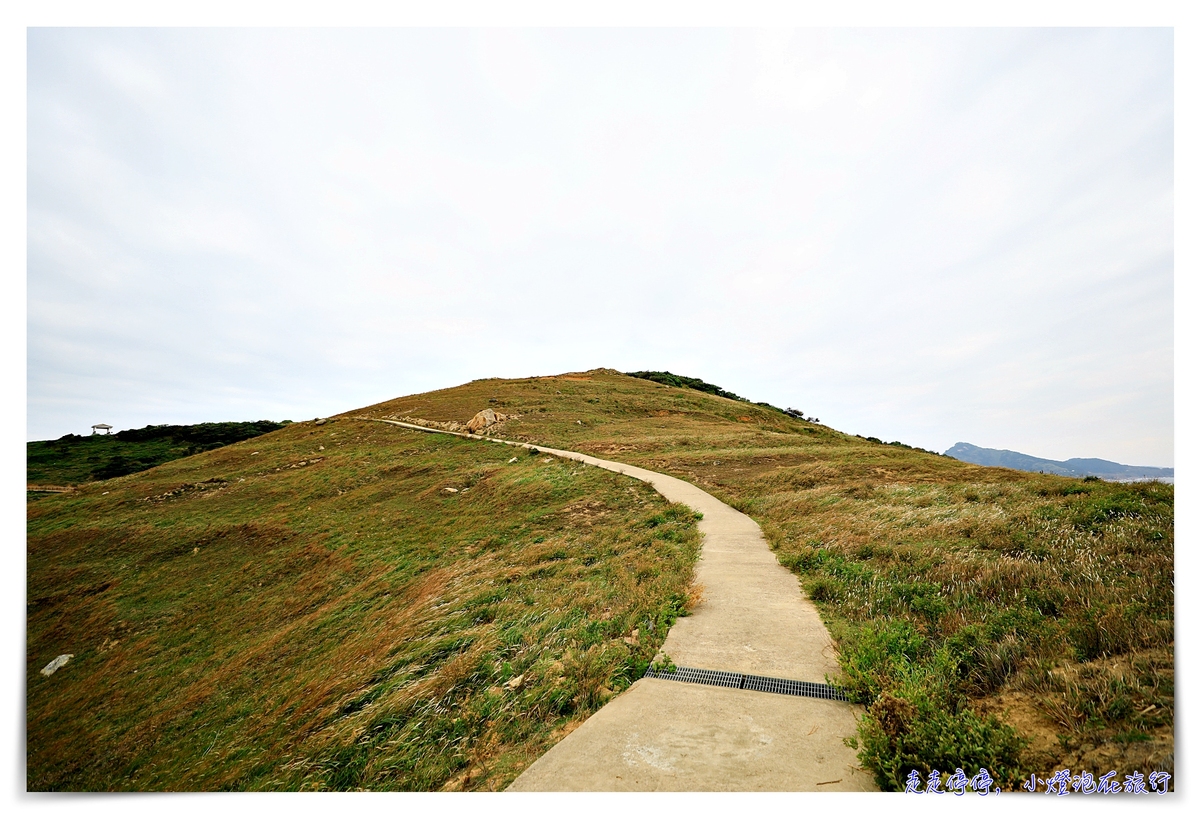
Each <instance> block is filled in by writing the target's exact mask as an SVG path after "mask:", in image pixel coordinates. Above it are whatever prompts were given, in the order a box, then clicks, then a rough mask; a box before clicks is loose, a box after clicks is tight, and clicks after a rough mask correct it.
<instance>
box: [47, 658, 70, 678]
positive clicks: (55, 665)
mask: <svg viewBox="0 0 1200 818" xmlns="http://www.w3.org/2000/svg"><path fill="white" fill-rule="evenodd" d="M74 656H75V654H74V653H64V654H62V655H61V656H56V657H55V658H54V661H52V662H51V663H50V664H48V665H46V666H45V667H44V668H42V675H43V676H49V675H51V674H52V673H54V671H56V670H58V669H59V668H60V667H62V666H63V665H65V664H66V663H67V662H69V661H71V658H72V657H74Z"/></svg>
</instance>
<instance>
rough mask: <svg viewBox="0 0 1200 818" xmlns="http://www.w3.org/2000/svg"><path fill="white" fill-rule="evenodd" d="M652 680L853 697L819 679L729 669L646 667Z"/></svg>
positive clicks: (844, 699) (845, 699) (816, 696)
mask: <svg viewBox="0 0 1200 818" xmlns="http://www.w3.org/2000/svg"><path fill="white" fill-rule="evenodd" d="M646 678H648V679H670V680H671V681H674V682H690V683H691V684H698V685H715V686H717V687H734V688H737V689H738V690H757V691H760V692H762V693H780V694H782V695H784V696H807V697H809V698H812V699H832V700H833V701H837V702H848V701H850V699H849V697H847V696H846V694H845V692H843V691H842V689H841V688H838V687H834V686H833V685H827V684H820V683H818V682H797V681H795V680H793V679H775V678H773V677H771V676H754V675H752V674H749V673H730V672H729V671H727V670H701V669H700V668H695V667H677V668H675V670H674V671H672V672H670V673H668V672H666V671H662V670H654V669H652V668H647V669H646Z"/></svg>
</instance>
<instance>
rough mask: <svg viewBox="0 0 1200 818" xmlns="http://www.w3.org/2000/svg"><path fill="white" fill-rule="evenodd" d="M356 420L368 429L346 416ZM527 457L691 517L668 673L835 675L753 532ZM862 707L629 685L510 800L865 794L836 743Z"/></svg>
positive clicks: (677, 485) (822, 639) (711, 505)
mask: <svg viewBox="0 0 1200 818" xmlns="http://www.w3.org/2000/svg"><path fill="white" fill-rule="evenodd" d="M360 419H362V420H379V419H376V418H360ZM379 422H383V423H390V424H393V425H396V426H401V427H404V428H407V429H414V430H416V431H422V432H434V433H437V434H454V435H457V436H459V437H467V438H472V439H476V440H486V441H489V442H492V443H503V444H505V445H509V446H520V447H523V448H526V449H533V448H536V449H537V450H538V451H539V452H545V453H546V454H548V455H553V456H555V457H561V458H566V459H569V460H576V461H579V462H581V463H587V464H589V465H592V466H597V467H599V468H602V469H608V470H609V471H613V472H617V473H618V474H624V475H627V476H629V477H633V478H635V479H637V480H642V481H644V482H646V483H649V484H650V485H651V486H653V487H654V489H655V490H656V491H658V493H659V494H661V495H662V496H663V497H665V498H667V499H668V500H670V501H671V502H675V503H683V504H685V505H688V506H690V507H691V508H693V509H695V510H696V511H699V512H700V513H701V514H703V515H704V516H703V519H701V520H700V523H699V528H700V533H701V534H702V535H703V545H702V548H701V552H700V559H699V561H698V562H697V564H696V581H697V582H698V583H699V584H700V585H702V586H703V587H704V596H703V599H702V600H701V602H700V603H699V604H698V605H697V606H696V608H695V610H694V612H693V613H692V615H691V616H687V617H684V618H681V619H679V620H677V621H676V623H675V625H674V626H673V627H672V628H671V630H670V632H669V633H668V634H667V638H666V641H665V642H664V644H663V647H662V651H663V653H665V654H666V655H668V656H670V657H671V660H672V661H674V662H675V664H677V665H684V666H689V667H696V668H705V669H709V670H726V671H733V672H738V673H749V674H756V675H760V676H774V677H780V678H784V679H794V680H799V681H808V682H824V681H825V679H826V677H827V676H828V677H830V678H836V677H837V676H838V675H839V674H840V669H839V667H838V663H837V658H836V655H835V652H834V647H833V643H832V641H831V639H830V637H829V632H828V631H827V630H826V628H825V625H824V623H823V622H821V619H820V616H819V615H818V614H817V610H816V608H815V607H814V606H813V604H812V602H811V601H810V600H809V599H808V597H807V596H805V594H804V592H803V591H802V590H801V588H800V583H799V581H798V580H797V579H796V576H795V575H794V574H792V573H791V572H790V571H788V570H787V569H785V568H784V567H783V566H781V565H780V564H779V561H778V560H776V559H775V555H774V554H773V553H772V552H771V549H770V547H769V546H768V545H767V541H766V539H765V538H764V537H763V534H762V531H761V530H760V529H759V527H758V524H757V523H755V522H754V521H753V520H752V519H750V518H749V517H747V516H746V515H745V514H742V513H741V512H739V511H737V510H735V509H733V508H730V507H729V506H728V505H726V504H725V503H722V502H721V501H720V500H718V499H716V498H715V497H713V496H712V495H710V494H708V493H707V492H705V491H702V490H701V489H699V488H697V487H696V486H693V485H692V484H691V483H688V482H686V481H684V480H680V479H678V478H675V477H671V476H669V475H665V474H659V473H658V472H653V471H649V470H647V469H642V468H638V467H636V466H630V465H627V464H624V463H616V462H613V461H611V460H601V459H600V458H597V457H592V456H591V455H586V454H581V453H579V452H569V451H564V450H561V449H551V448H547V447H545V446H537V445H534V444H528V443H516V442H513V441H508V440H499V439H496V438H489V437H484V436H481V435H471V434H464V433H461V432H445V431H442V430H440V429H430V428H427V427H423V426H417V425H415V424H411V423H403V422H401V421H395V420H380V421H379ZM861 712H862V709H861V708H860V707H858V706H856V705H851V704H846V703H843V702H835V701H824V700H820V699H809V698H799V697H793V696H781V695H776V694H771V693H760V692H754V691H748V690H735V689H729V688H720V687H709V686H703V685H692V684H686V683H682V682H675V681H668V680H663V679H639V680H638V681H636V682H634V683H633V685H631V686H630V687H629V689H628V690H626V691H625V692H624V693H622V694H621V695H620V696H617V697H616V698H614V699H613V700H612V701H610V702H609V703H608V704H606V705H605V706H604V707H603V708H601V709H600V710H599V711H597V712H596V713H595V714H593V715H592V717H591V718H590V719H588V720H587V721H586V722H584V723H583V724H582V725H580V726H579V727H578V728H576V729H575V730H574V731H573V732H571V733H570V734H569V735H567V736H566V738H564V739H563V740H562V741H560V742H559V743H558V744H556V745H555V746H554V747H552V748H551V749H550V751H549V752H547V753H546V754H545V755H543V756H542V757H541V758H539V759H538V760H537V761H535V762H534V763H533V764H532V765H530V767H529V768H528V769H527V770H525V772H524V773H522V774H521V775H520V776H519V777H518V778H517V780H516V781H514V782H513V784H512V785H511V786H510V787H509V789H510V790H516V791H615V790H635V791H677V792H682V791H766V790H775V791H791V792H800V791H819V792H829V791H838V790H840V791H859V792H861V791H874V790H875V789H876V787H875V784H874V781H873V779H872V777H871V776H870V774H868V773H866V772H865V771H863V770H862V769H860V768H859V767H858V766H857V759H856V757H855V753H854V751H853V750H851V749H850V748H848V747H847V746H846V745H845V743H844V741H843V739H844V738H845V737H847V736H852V735H854V733H855V730H856V720H857V717H858V715H859V714H861Z"/></svg>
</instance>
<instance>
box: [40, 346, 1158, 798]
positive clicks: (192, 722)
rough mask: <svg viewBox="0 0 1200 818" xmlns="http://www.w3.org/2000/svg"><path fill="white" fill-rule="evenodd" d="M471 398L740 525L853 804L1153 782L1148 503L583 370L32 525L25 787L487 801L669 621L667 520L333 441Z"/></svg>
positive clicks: (661, 508) (470, 408)
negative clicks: (1095, 778) (381, 792)
mask: <svg viewBox="0 0 1200 818" xmlns="http://www.w3.org/2000/svg"><path fill="white" fill-rule="evenodd" d="M484 407H491V408H493V409H496V410H497V411H500V412H503V413H505V414H507V415H514V416H515V417H513V418H512V419H510V420H507V421H505V422H504V423H502V424H500V425H499V426H498V427H495V428H493V429H491V430H489V434H491V435H493V436H498V437H506V438H511V439H516V440H524V441H529V442H535V443H543V444H545V445H548V446H554V447H558V448H563V449H571V450H576V451H583V452H587V453H590V454H594V455H597V456H600V457H604V458H607V459H610V460H618V461H622V462H628V463H631V464H634V465H638V466H642V467H645V468H649V469H653V470H656V471H661V472H665V473H667V474H671V475H674V476H676V477H680V478H682V479H685V480H689V481H691V482H694V483H695V484H696V485H698V486H700V487H702V488H704V489H705V490H706V491H708V492H710V493H711V494H713V495H714V496H716V497H718V498H720V499H721V500H723V501H725V502H727V503H729V504H730V505H732V506H734V507H735V508H737V509H739V510H741V511H743V512H745V513H747V514H749V515H750V516H752V517H753V518H754V519H755V520H756V521H757V522H758V523H759V524H760V525H761V526H762V528H763V531H764V533H765V534H766V536H767V538H768V540H769V541H770V542H771V545H772V547H773V548H774V549H775V551H776V554H777V556H778V557H779V559H780V561H781V562H782V563H783V564H784V565H785V566H787V567H789V568H790V569H792V570H794V571H796V572H797V573H798V574H799V575H800V577H801V580H802V582H803V584H804V586H805V588H806V590H807V591H808V593H809V595H810V596H811V597H812V598H813V599H814V600H815V601H817V603H818V605H819V607H820V608H821V610H822V613H823V616H824V617H825V619H826V622H827V623H828V625H829V627H830V630H831V631H832V632H833V634H834V637H835V639H838V640H839V647H840V651H841V661H842V667H843V670H844V672H845V674H846V678H847V679H848V681H849V683H850V685H851V688H852V690H853V691H854V692H855V694H856V696H857V697H858V698H859V700H860V701H863V702H864V703H866V704H867V705H868V706H869V707H868V712H867V716H866V718H865V719H864V722H863V723H862V725H861V728H860V736H859V746H860V750H861V758H862V761H863V764H864V766H865V767H866V768H868V769H870V770H871V771H872V772H873V773H874V774H875V776H876V779H877V780H878V782H879V783H880V785H881V786H883V787H885V788H897V787H901V786H902V783H903V779H904V776H905V775H906V774H907V771H908V770H909V769H912V768H914V767H915V768H917V769H919V770H922V771H924V772H928V770H929V769H930V768H937V769H939V770H947V769H949V770H953V769H954V768H955V767H958V766H961V767H963V768H965V769H972V768H974V767H978V766H986V767H988V769H989V770H990V771H991V772H992V774H993V775H994V776H995V777H996V778H998V779H1000V780H1002V781H1004V782H1005V783H1006V784H1007V785H1008V786H1009V787H1011V786H1013V784H1014V783H1015V781H1017V780H1018V779H1019V778H1021V777H1027V776H1028V775H1029V774H1030V773H1034V774H1037V775H1039V776H1043V777H1045V776H1047V775H1049V774H1052V773H1053V772H1054V771H1055V770H1057V769H1061V768H1064V767H1069V768H1070V769H1072V770H1074V771H1078V770H1090V771H1092V772H1093V773H1095V774H1097V775H1099V774H1102V773H1104V772H1107V771H1108V770H1109V769H1117V770H1118V771H1120V772H1121V774H1122V775H1124V773H1125V772H1132V771H1133V770H1134V769H1138V770H1140V771H1142V772H1146V771H1148V770H1151V769H1155V770H1165V771H1171V770H1173V753H1174V743H1173V722H1174V719H1173V714H1174V687H1173V679H1174V677H1173V667H1174V663H1173V646H1174V641H1173V640H1174V635H1173V608H1174V595H1173V557H1172V555H1173V543H1174V512H1173V498H1174V494H1173V489H1172V487H1171V486H1167V485H1161V484H1134V485H1115V484H1109V483H1102V482H1088V483H1085V482H1083V481H1080V480H1075V479H1070V478H1062V477H1054V476H1048V475H1037V474H1028V473H1022V472H1016V471H1009V470H1004V469H990V468H983V467H979V466H974V465H970V464H966V463H962V462H960V461H957V460H954V459H951V458H948V457H944V456H941V455H935V454H931V453H926V452H921V451H916V450H913V449H910V448H907V447H903V446H900V445H892V444H880V443H876V442H873V441H871V440H866V439H862V438H857V437H853V436H849V435H845V434H842V433H840V432H837V431H835V430H832V429H829V428H827V427H824V426H820V425H818V424H816V423H812V422H808V421H803V420H799V419H797V418H794V417H789V416H787V415H784V414H783V413H781V412H778V411H775V410H773V409H771V408H768V407H764V406H759V405H755V404H751V403H747V402H744V401H739V400H733V399H730V398H726V397H721V396H720V395H715V394H706V393H702V392H698V391H696V390H694V389H688V388H680V387H672V386H666V385H662V384H658V383H654V382H651V381H647V380H643V379H637V378H631V377H627V376H624V375H621V374H619V373H616V372H613V371H611V370H593V371H590V372H585V373H574V374H568V375H562V376H555V377H544V378H524V379H514V380H499V379H494V380H482V381H475V382H472V383H469V384H464V385H462V386H459V387H455V388H452V389H444V390H438V391H435V392H430V393H426V394H422V395H414V396H409V397H405V398H398V399H396V400H392V401H387V402H385V403H381V404H378V405H376V406H371V407H367V408H366V409H361V410H354V411H351V412H347V413H345V414H344V415H342V416H339V418H337V419H336V421H335V422H334V423H332V424H331V425H329V426H327V427H314V426H312V425H311V424H296V425H295V426H294V427H289V428H288V429H284V430H281V431H279V432H274V433H272V434H271V435H268V436H266V437H265V438H261V439H260V440H262V441H263V443H262V444H261V445H262V447H266V446H268V444H269V446H270V448H269V449H268V448H261V454H260V455H253V454H252V453H251V450H250V448H249V446H250V444H237V445H235V446H231V447H228V448H226V449H222V450H218V451H216V452H210V453H207V454H203V455H198V456H196V457H192V458H187V459H185V460H181V461H177V462H175V463H171V464H167V465H165V466H161V467H159V468H157V469H153V470H151V471H149V472H146V473H144V474H141V475H134V476H131V477H126V478H121V479H118V480H114V481H109V482H108V483H103V484H96V485H95V486H94V487H91V488H88V489H87V490H86V491H84V492H81V494H80V495H79V496H66V497H54V498H48V499H44V500H38V501H36V502H34V503H32V504H31V506H30V508H31V511H30V515H31V516H30V524H29V532H30V536H29V548H30V552H29V553H30V559H29V564H30V604H31V609H30V618H29V621H30V627H29V633H30V641H29V659H28V676H27V680H28V685H29V712H30V716H29V726H30V741H29V747H30V750H29V753H30V756H29V758H30V776H31V787H33V788H86V787H89V786H91V787H99V788H123V787H127V788H172V787H200V788H214V787H226V788H265V789H279V788H297V787H329V788H348V787H349V788H352V787H366V788H403V789H428V788H438V787H451V788H489V787H495V786H503V784H504V783H505V782H506V781H510V780H511V779H512V778H513V777H515V775H516V774H517V773H519V772H520V770H521V769H523V768H524V766H527V765H528V763H530V762H531V761H532V759H533V758H534V757H536V754H537V753H538V752H539V751H540V750H539V748H545V747H546V746H548V744H549V743H551V742H552V741H553V740H554V736H555V735H556V733H555V731H556V730H561V729H564V727H565V726H568V725H569V724H571V723H574V720H578V719H580V718H583V717H584V716H586V714H587V713H589V712H592V711H593V710H594V709H595V708H596V707H598V706H599V705H600V704H601V703H602V702H603V701H604V700H606V698H607V697H608V696H609V695H611V693H612V692H613V691H615V690H617V689H619V688H620V686H621V685H622V684H628V682H629V679H630V678H631V677H632V676H633V675H636V673H637V671H638V668H639V667H640V666H644V665H639V664H638V662H644V661H645V659H646V658H648V656H649V655H652V653H653V649H654V645H653V640H652V639H650V640H648V639H647V636H648V635H649V634H650V633H652V634H654V635H655V636H657V635H659V634H661V627H658V626H661V625H662V624H665V623H666V622H668V621H670V618H671V617H672V616H674V615H676V614H678V613H679V612H680V610H681V609H682V608H684V607H685V599H686V595H687V581H688V576H689V575H690V570H691V567H690V566H691V560H693V559H694V557H695V553H696V551H695V549H696V535H695V527H694V525H692V524H691V521H690V520H688V519H686V515H681V514H680V512H679V511H678V510H672V509H670V508H667V507H666V505H665V503H663V502H662V501H661V498H658V497H657V495H653V494H650V493H648V490H645V487H641V488H639V487H638V486H629V485H626V483H624V482H622V481H621V478H619V477H617V476H615V475H598V474H593V473H591V472H588V471H584V472H582V473H580V474H574V473H572V472H573V471H574V469H572V468H571V467H570V466H568V465H565V464H562V463H559V462H551V463H543V462H542V458H532V459H530V458H521V459H519V461H518V463H516V464H510V463H508V462H507V460H506V459H504V458H507V457H510V456H511V450H509V449H501V448H500V447H496V446H494V445H493V444H486V443H482V442H478V441H463V440H453V439H449V438H447V437H444V436H423V435H422V434H421V433H415V432H404V431H403V430H399V429H395V428H394V427H390V426H387V425H385V424H372V423H367V422H364V421H358V420H353V419H352V418H354V417H357V416H364V417H373V418H391V419H399V420H403V419H406V418H409V419H424V420H426V421H431V422H438V423H447V422H451V421H453V422H457V423H463V422H465V421H466V420H468V419H469V418H471V417H472V416H473V415H474V414H475V413H476V412H477V411H478V410H479V409H482V408H484ZM334 432H337V433H339V435H341V437H340V439H339V440H338V444H340V447H341V448H338V449H333V448H332V447H330V446H329V441H331V440H332V439H333V438H332V435H333V433H334ZM414 436H415V437H417V438H425V439H424V440H423V441H422V440H416V439H414ZM322 440H324V441H326V444H325V445H326V446H327V449H326V451H328V452H336V454H337V459H336V460H335V458H334V455H333V454H322V453H320V452H319V451H318V450H316V449H315V446H316V444H317V443H318V441H322ZM253 445H254V446H256V447H258V446H260V444H259V443H258V442H257V441H255V442H253ZM497 449H499V451H497ZM267 455H269V461H270V464H271V465H270V466H269V467H268V468H265V469H264V467H263V465H260V461H258V460H257V458H258V457H266V456H267ZM314 456H315V457H319V458H325V460H323V461H321V460H318V461H317V463H316V469H315V470H314V468H313V465H312V463H313V460H312V459H313V457H314ZM301 461H303V462H305V463H307V464H308V465H305V466H299V465H298V463H300V462H301ZM293 465H295V466H296V468H295V469H293V468H291V467H292V466H293ZM275 468H279V469H280V471H278V472H276V471H274V469H275ZM301 475H305V477H304V479H300V477H301ZM242 478H244V479H245V482H244V483H243V482H241V479H242ZM206 481H209V482H206ZM472 481H475V483H474V484H473V483H472ZM475 484H480V485H482V486H483V488H481V489H479V490H476V488H475ZM488 486H491V487H492V488H490V489H489V488H487V487H488ZM524 486H535V487H537V489H536V490H534V489H530V488H523V487H524ZM447 487H459V488H470V492H466V493H464V492H459V493H453V494H451V493H447V492H445V491H444V489H445V488H447ZM213 488H216V489H217V490H216V491H213V490H212V489H213ZM105 491H108V492H109V494H108V495H105V494H103V492H105ZM146 497H149V498H151V499H149V500H146V499H143V498H146ZM464 501H467V502H464ZM591 502H597V503H599V504H600V505H599V506H596V507H590V506H589V505H588V503H591ZM451 504H455V505H451ZM538 537H542V538H544V542H538ZM196 548H199V549H200V550H199V551H195V550H194V549H196ZM206 553H210V554H211V555H212V556H213V557H215V558H219V559H218V560H217V561H215V562H207V561H206V560H205V559H204V558H203V555H204V554H206ZM564 574H565V576H567V577H569V578H570V584H564V583H563V581H562V579H561V577H562V576H563V575H564ZM257 582H263V583H265V584H264V586H262V587H265V588H267V589H268V590H269V593H268V592H266V591H264V592H260V591H258V590H256V589H257V588H258V587H259V586H258V585H257V584H256V583H257ZM273 582H275V583H279V584H276V585H272V583H273ZM489 583H490V584H489ZM510 583H516V587H515V588H514V589H513V590H511V591H508V590H506V591H505V592H503V593H501V592H500V591H499V590H496V588H498V587H503V588H505V589H508V587H509V584H510ZM447 589H458V590H454V591H453V593H451V591H450V590H447ZM433 600H438V601H437V602H436V603H435V602H433ZM576 600H578V601H576ZM246 621H254V622H255V623H256V627H255V628H254V629H253V632H251V633H247V632H246V629H245V628H244V627H243V623H244V622H246ZM647 622H649V623H651V624H654V623H657V626H656V627H655V628H654V629H653V630H651V629H649V628H647V627H641V628H640V631H641V637H640V640H638V643H637V645H636V646H630V645H628V644H627V643H626V642H625V641H623V639H622V637H629V638H632V637H631V634H632V630H633V628H635V627H638V623H647ZM260 623H261V624H260ZM514 629H515V630H514ZM113 643H116V645H117V647H115V648H114V647H113ZM77 645H83V646H87V647H85V648H79V649H74V648H75V646H77ZM68 652H74V653H76V657H75V658H74V659H72V660H71V663H70V664H68V665H67V666H66V667H65V668H63V669H62V670H59V671H58V672H57V673H56V674H55V675H54V676H51V677H49V678H44V677H41V676H40V675H39V674H38V669H39V668H41V667H42V666H43V665H44V664H45V663H46V662H47V661H48V660H49V659H52V658H53V657H54V656H55V655H57V654H58V653H68ZM431 657H432V658H431ZM331 668H336V673H333V674H332V675H331V673H330V670H331ZM133 670H138V671H139V673H138V674H137V676H138V680H137V681H136V682H135V681H134V676H133ZM522 671H524V672H522ZM143 673H146V674H150V678H149V679H147V678H146V677H145V676H143V675H142V674H143ZM71 674H77V678H79V679H81V680H83V682H84V683H82V684H81V683H80V682H76V683H75V684H74V685H72V684H71V683H70V681H69V680H70V679H72V678H75V677H72V675H71ZM510 674H511V675H510ZM520 676H523V677H524V678H523V679H521V681H520V683H519V685H518V689H517V691H515V692H516V694H517V695H516V696H511V695H510V693H512V692H513V691H506V689H505V688H504V683H505V682H506V681H509V682H511V681H512V680H514V679H516V678H517V677H520ZM526 684H528V685H531V688H530V690H529V694H528V695H525V690H526V688H525V687H524V685H526ZM372 691H375V692H372ZM547 701H549V702H551V703H552V704H550V705H547V704H545V702H547ZM547 707H549V710H547V709H546V708H547ZM114 725H117V726H115V727H114ZM558 734H561V733H558ZM34 782H36V785H35V783H34Z"/></svg>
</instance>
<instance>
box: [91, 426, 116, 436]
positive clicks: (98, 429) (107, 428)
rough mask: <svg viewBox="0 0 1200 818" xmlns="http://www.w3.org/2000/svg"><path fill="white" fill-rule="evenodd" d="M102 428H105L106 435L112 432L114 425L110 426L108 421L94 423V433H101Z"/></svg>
mask: <svg viewBox="0 0 1200 818" xmlns="http://www.w3.org/2000/svg"><path fill="white" fill-rule="evenodd" d="M101 430H103V431H104V434H106V435H107V434H111V433H112V427H111V426H109V425H108V424H107V423H94V424H92V434H94V435H98V434H100V432H101Z"/></svg>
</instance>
